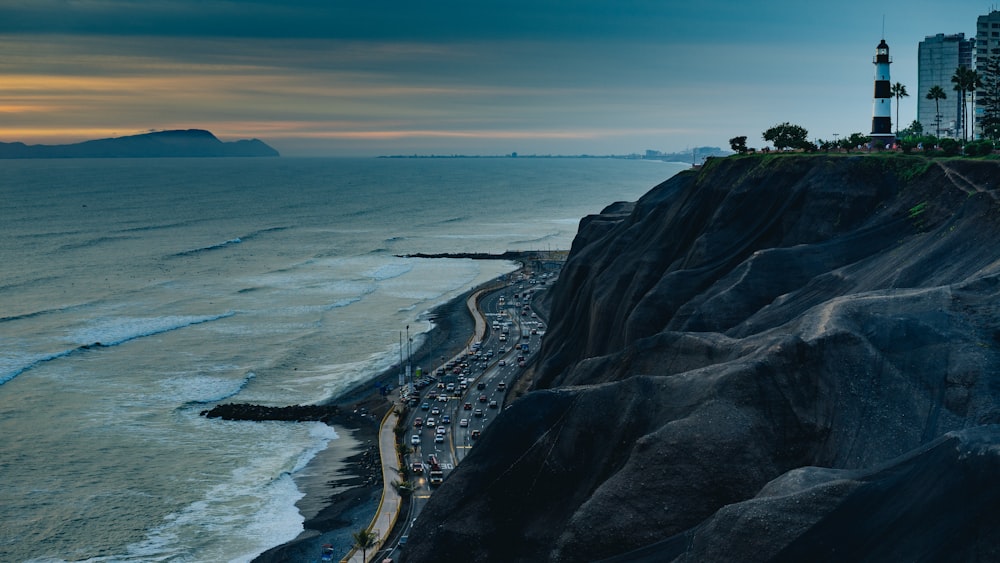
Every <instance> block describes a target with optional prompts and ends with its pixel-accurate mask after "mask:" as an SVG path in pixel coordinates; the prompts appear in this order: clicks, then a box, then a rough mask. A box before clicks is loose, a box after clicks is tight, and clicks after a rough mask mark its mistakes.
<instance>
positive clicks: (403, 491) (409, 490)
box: [392, 481, 416, 497]
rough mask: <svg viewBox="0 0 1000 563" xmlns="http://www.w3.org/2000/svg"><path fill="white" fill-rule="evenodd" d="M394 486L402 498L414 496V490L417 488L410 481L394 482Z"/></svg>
mask: <svg viewBox="0 0 1000 563" xmlns="http://www.w3.org/2000/svg"><path fill="white" fill-rule="evenodd" d="M392 486H393V487H394V488H395V489H396V492H398V493H399V496H401V497H408V496H410V495H412V494H413V490H414V489H415V488H416V487H414V486H413V483H411V482H410V481H393V482H392Z"/></svg>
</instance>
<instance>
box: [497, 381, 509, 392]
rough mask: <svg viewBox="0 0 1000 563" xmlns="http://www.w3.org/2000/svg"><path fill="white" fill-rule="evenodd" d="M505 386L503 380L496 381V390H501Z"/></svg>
mask: <svg viewBox="0 0 1000 563" xmlns="http://www.w3.org/2000/svg"><path fill="white" fill-rule="evenodd" d="M506 388H507V384H506V383H504V382H503V381H501V382H500V383H497V390H498V391H503V390H504V389H506Z"/></svg>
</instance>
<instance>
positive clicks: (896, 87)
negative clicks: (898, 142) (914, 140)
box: [890, 82, 910, 137]
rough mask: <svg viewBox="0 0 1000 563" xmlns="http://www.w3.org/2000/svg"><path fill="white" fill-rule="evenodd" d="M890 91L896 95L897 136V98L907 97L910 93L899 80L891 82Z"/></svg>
mask: <svg viewBox="0 0 1000 563" xmlns="http://www.w3.org/2000/svg"><path fill="white" fill-rule="evenodd" d="M890 92H892V95H893V96H895V97H896V136H897V137H899V100H900V98H909V97H910V94H909V93H908V92H907V91H906V86H903V84H902V83H901V82H897V83H895V84H893V85H892V89H891V90H890Z"/></svg>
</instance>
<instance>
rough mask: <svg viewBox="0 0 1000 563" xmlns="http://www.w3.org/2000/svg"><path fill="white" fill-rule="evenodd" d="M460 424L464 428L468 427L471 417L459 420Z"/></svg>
mask: <svg viewBox="0 0 1000 563" xmlns="http://www.w3.org/2000/svg"><path fill="white" fill-rule="evenodd" d="M458 425H459V426H461V427H462V428H465V427H467V426H468V425H469V419H468V418H463V419H462V420H459V421H458Z"/></svg>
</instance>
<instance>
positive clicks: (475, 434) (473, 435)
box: [472, 430, 482, 440]
mask: <svg viewBox="0 0 1000 563" xmlns="http://www.w3.org/2000/svg"><path fill="white" fill-rule="evenodd" d="M481 434H482V433H481V432H480V431H479V430H473V431H472V439H473V440H475V439H476V438H478V437H479V436H480V435H481Z"/></svg>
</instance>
